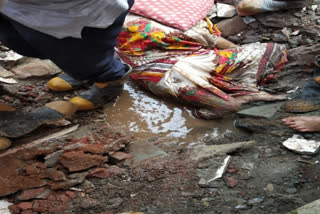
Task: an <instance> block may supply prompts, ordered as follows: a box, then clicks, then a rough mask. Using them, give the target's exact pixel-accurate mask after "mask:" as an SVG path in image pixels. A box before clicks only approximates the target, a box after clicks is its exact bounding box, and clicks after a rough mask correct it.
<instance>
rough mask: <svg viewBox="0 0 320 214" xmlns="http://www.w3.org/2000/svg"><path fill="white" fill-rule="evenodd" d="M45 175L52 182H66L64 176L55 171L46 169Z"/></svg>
mask: <svg viewBox="0 0 320 214" xmlns="http://www.w3.org/2000/svg"><path fill="white" fill-rule="evenodd" d="M47 175H48V177H49V178H50V179H51V180H53V181H64V180H66V176H65V175H64V173H63V172H61V171H58V170H55V169H47Z"/></svg>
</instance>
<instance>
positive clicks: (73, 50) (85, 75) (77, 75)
mask: <svg viewBox="0 0 320 214" xmlns="http://www.w3.org/2000/svg"><path fill="white" fill-rule="evenodd" d="M128 3H129V6H130V8H131V7H132V5H133V3H134V0H128ZM127 13H128V11H126V12H124V13H122V14H121V15H120V16H119V17H118V18H117V19H116V20H115V21H114V23H113V24H112V25H111V26H109V27H108V28H106V29H97V28H90V27H84V28H83V30H82V33H81V34H82V38H81V39H77V38H72V37H67V38H63V39H57V38H55V37H53V36H50V35H47V34H44V33H41V32H39V31H36V30H33V29H31V28H28V27H26V26H24V25H22V24H20V23H18V22H16V21H14V20H12V19H9V18H7V17H4V16H3V15H2V14H0V32H1V33H0V41H1V42H2V44H4V45H5V46H7V47H8V48H10V49H12V50H14V51H16V52H17V53H19V54H21V55H24V56H29V57H35V58H40V59H50V60H51V61H52V62H54V63H55V64H56V65H57V66H58V67H60V68H61V69H62V70H63V71H64V72H65V73H67V74H69V75H70V76H72V77H73V78H74V79H77V80H90V81H94V82H107V81H113V80H117V79H120V78H121V77H122V76H123V75H124V74H125V72H126V71H125V67H124V65H123V64H122V63H121V62H120V61H119V60H117V59H115V58H114V53H115V51H114V47H115V46H116V45H117V37H118V36H119V33H120V31H121V29H122V25H123V23H124V20H125V17H126V15H127Z"/></svg>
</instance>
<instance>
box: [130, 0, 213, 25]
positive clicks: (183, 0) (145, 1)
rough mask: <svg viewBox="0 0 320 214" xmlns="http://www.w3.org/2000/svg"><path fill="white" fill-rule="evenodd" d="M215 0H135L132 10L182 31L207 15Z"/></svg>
mask: <svg viewBox="0 0 320 214" xmlns="http://www.w3.org/2000/svg"><path fill="white" fill-rule="evenodd" d="M213 4H214V0H135V3H134V5H133V7H132V8H131V12H132V13H135V14H138V15H140V16H144V17H147V18H150V19H153V20H156V21H158V22H161V23H163V24H165V25H167V26H170V27H174V28H177V29H179V30H182V31H186V30H188V29H190V28H191V27H192V26H194V25H195V24H197V23H198V22H199V21H200V20H201V19H203V18H204V17H206V16H207V14H208V12H209V11H210V9H211V8H212V6H213Z"/></svg>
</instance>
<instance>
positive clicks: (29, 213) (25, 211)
mask: <svg viewBox="0 0 320 214" xmlns="http://www.w3.org/2000/svg"><path fill="white" fill-rule="evenodd" d="M32 213H33V212H32V210H24V211H22V212H21V214H32Z"/></svg>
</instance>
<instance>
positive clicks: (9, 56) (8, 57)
mask: <svg viewBox="0 0 320 214" xmlns="http://www.w3.org/2000/svg"><path fill="white" fill-rule="evenodd" d="M22 57H23V56H21V55H20V54H18V53H16V52H14V51H6V52H1V54H0V61H17V60H19V59H21V58H22Z"/></svg>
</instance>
